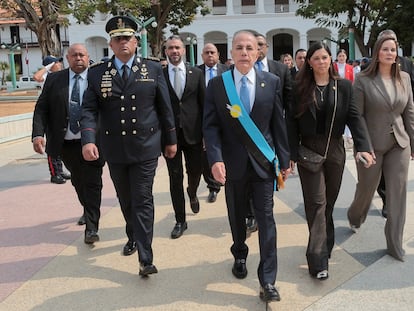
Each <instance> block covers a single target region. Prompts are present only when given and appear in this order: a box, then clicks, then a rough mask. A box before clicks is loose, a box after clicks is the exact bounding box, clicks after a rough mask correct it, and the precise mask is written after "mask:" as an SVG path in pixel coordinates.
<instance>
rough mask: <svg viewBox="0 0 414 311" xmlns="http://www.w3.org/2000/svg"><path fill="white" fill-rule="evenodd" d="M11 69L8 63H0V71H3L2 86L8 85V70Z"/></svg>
mask: <svg viewBox="0 0 414 311" xmlns="http://www.w3.org/2000/svg"><path fill="white" fill-rule="evenodd" d="M9 68H10V66H9V63H8V62H0V71H1V85H5V84H6V70H8V69H9Z"/></svg>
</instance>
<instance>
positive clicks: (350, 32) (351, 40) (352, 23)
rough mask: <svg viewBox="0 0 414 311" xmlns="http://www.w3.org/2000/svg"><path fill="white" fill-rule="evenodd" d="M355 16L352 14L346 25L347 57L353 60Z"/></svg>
mask: <svg viewBox="0 0 414 311" xmlns="http://www.w3.org/2000/svg"><path fill="white" fill-rule="evenodd" d="M356 21H357V17H356V16H355V15H352V17H351V19H350V20H349V26H348V40H349V59H351V60H355V22H356Z"/></svg>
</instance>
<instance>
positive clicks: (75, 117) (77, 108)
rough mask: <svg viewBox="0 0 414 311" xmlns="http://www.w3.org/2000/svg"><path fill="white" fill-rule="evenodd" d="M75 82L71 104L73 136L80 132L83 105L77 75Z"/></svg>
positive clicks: (70, 126) (70, 123)
mask: <svg viewBox="0 0 414 311" xmlns="http://www.w3.org/2000/svg"><path fill="white" fill-rule="evenodd" d="M73 78H74V79H75V82H74V83H73V87H72V93H71V95H70V103H69V120H70V122H69V128H70V130H71V131H72V133H73V134H77V133H78V132H79V130H80V124H79V121H80V118H81V105H80V90H79V78H80V76H79V75H78V74H76V75H75V76H74V77H73Z"/></svg>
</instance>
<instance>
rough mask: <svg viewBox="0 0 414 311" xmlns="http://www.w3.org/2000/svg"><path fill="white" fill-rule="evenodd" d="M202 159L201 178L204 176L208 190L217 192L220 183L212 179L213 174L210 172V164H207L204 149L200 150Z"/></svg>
mask: <svg viewBox="0 0 414 311" xmlns="http://www.w3.org/2000/svg"><path fill="white" fill-rule="evenodd" d="M202 161H203V178H204V181H205V183H206V184H207V188H208V190H209V191H210V192H211V191H215V192H219V191H220V186H221V185H220V183H219V182H217V181H216V180H215V179H214V177H213V174H212V173H211V168H210V164H208V160H207V154H206V151H205V150H204V151H203V152H202Z"/></svg>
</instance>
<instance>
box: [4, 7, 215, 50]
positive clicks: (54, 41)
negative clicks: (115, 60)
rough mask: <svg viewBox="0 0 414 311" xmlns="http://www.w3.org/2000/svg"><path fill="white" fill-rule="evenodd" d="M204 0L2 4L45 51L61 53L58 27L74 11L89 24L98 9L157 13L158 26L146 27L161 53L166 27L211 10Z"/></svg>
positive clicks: (142, 14) (183, 23) (145, 15)
mask: <svg viewBox="0 0 414 311" xmlns="http://www.w3.org/2000/svg"><path fill="white" fill-rule="evenodd" d="M205 2H206V1H203V0H172V1H167V0H151V1H148V0H115V1H108V0H69V1H64V0H27V1H24V0H13V1H11V0H0V7H1V8H4V9H7V10H8V11H9V12H11V14H12V16H11V17H21V18H24V19H25V21H26V24H27V27H28V28H29V29H30V30H32V31H33V32H34V33H36V35H37V37H38V39H39V45H40V48H41V50H42V55H43V56H45V55H48V54H53V55H61V48H60V46H61V44H60V41H59V38H58V37H57V35H56V31H55V30H56V27H57V25H58V24H60V25H68V19H67V18H66V17H65V15H68V14H73V16H74V17H75V19H76V20H77V22H78V23H84V24H90V23H92V22H93V18H94V15H95V13H96V12H97V11H99V12H102V13H111V14H113V15H118V14H128V13H129V14H132V15H133V16H136V17H137V19H138V20H140V21H141V22H144V21H146V20H148V19H149V18H150V17H152V16H155V17H156V21H157V27H156V28H152V27H150V26H148V27H147V30H148V32H149V38H150V41H151V46H152V48H153V51H154V54H155V55H157V56H160V53H161V46H162V43H163V35H164V32H163V31H164V29H165V28H166V27H167V26H171V29H172V30H173V31H175V32H176V31H178V29H180V28H182V27H184V26H186V25H189V24H191V23H192V22H193V20H194V17H195V15H196V13H197V10H200V13H201V14H202V15H205V14H207V13H208V7H207V6H206V3H205Z"/></svg>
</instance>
